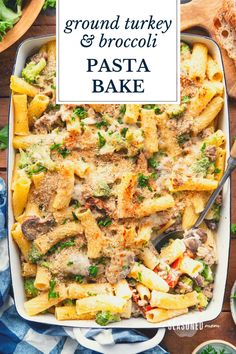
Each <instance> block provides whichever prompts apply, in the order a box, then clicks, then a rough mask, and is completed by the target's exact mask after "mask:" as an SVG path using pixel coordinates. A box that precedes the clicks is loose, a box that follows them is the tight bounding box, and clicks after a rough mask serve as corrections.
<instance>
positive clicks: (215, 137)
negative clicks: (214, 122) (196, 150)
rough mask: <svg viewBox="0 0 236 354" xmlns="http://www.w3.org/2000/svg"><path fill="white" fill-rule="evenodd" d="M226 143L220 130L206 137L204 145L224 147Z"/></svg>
mask: <svg viewBox="0 0 236 354" xmlns="http://www.w3.org/2000/svg"><path fill="white" fill-rule="evenodd" d="M225 142H226V137H225V134H224V132H223V131H222V130H220V129H219V130H217V131H216V132H215V133H214V134H212V135H210V136H208V137H207V138H206V139H205V140H204V143H205V144H206V145H207V146H208V145H215V146H218V147H219V146H221V145H224V144H225Z"/></svg>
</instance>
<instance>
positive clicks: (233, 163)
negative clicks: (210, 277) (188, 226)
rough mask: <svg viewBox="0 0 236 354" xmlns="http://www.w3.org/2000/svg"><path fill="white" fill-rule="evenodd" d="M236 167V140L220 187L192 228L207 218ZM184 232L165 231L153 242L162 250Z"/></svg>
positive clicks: (181, 236)
mask: <svg viewBox="0 0 236 354" xmlns="http://www.w3.org/2000/svg"><path fill="white" fill-rule="evenodd" d="M235 168H236V141H235V142H234V144H233V146H232V148H231V151H230V157H229V159H228V162H227V168H226V170H225V173H224V175H223V177H222V179H221V181H220V183H219V185H218V187H217V188H216V190H215V191H214V193H212V195H211V197H210V198H209V200H208V202H207V205H206V207H205V209H204V210H203V211H202V212H201V213H200V215H199V217H198V219H197V221H196V222H195V224H194V225H193V226H192V229H196V228H198V227H199V226H200V225H201V223H202V222H203V220H204V219H205V216H206V215H207V213H208V211H209V210H210V208H211V207H212V205H213V204H214V202H215V200H216V198H217V196H218V195H219V193H220V191H221V190H222V188H223V186H224V184H225V182H226V181H227V179H228V177H229V176H230V175H231V173H232V172H233V171H234V169H235ZM183 233H184V231H183V230H182V231H181V230H180V231H172V232H168V233H166V234H165V233H163V234H161V235H160V236H158V237H156V238H155V239H153V240H152V243H153V245H154V247H155V248H156V249H157V250H158V251H160V249H161V248H162V247H163V246H164V244H166V243H167V242H168V241H169V240H170V239H171V238H172V239H173V238H174V239H176V238H183Z"/></svg>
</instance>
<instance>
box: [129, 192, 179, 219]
mask: <svg viewBox="0 0 236 354" xmlns="http://www.w3.org/2000/svg"><path fill="white" fill-rule="evenodd" d="M174 205H175V201H174V198H173V197H172V195H170V194H167V195H165V196H163V197H159V198H155V199H146V200H144V201H143V202H142V203H141V204H140V206H139V207H137V209H135V216H136V217H138V218H141V217H144V216H148V215H151V214H155V213H157V212H159V211H162V210H166V209H169V208H172V207H174Z"/></svg>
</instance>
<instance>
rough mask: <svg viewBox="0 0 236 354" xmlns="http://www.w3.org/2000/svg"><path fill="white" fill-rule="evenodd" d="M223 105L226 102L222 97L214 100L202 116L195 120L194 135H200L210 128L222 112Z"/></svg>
mask: <svg viewBox="0 0 236 354" xmlns="http://www.w3.org/2000/svg"><path fill="white" fill-rule="evenodd" d="M223 104H224V100H223V98H222V97H220V96H216V97H214V98H213V99H212V101H211V102H210V103H209V104H208V106H207V107H206V108H205V110H204V111H203V112H202V113H201V114H200V116H198V117H196V118H195V120H194V123H193V127H192V130H193V133H194V135H197V134H199V133H200V132H201V131H202V130H203V129H205V128H207V127H208V125H209V124H210V123H211V122H212V121H213V120H214V119H215V118H216V116H217V115H218V113H219V112H220V111H221V109H222V107H223Z"/></svg>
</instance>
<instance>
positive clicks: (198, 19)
mask: <svg viewBox="0 0 236 354" xmlns="http://www.w3.org/2000/svg"><path fill="white" fill-rule="evenodd" d="M222 3H223V0H192V1H191V2H189V3H187V4H182V5H181V31H184V30H187V29H189V28H191V27H196V26H197V27H201V28H203V29H205V30H207V31H208V32H209V34H210V35H211V37H212V38H213V39H214V40H215V41H216V42H217V38H216V33H215V28H214V19H215V17H216V15H217V12H218V10H219V9H220V8H221V7H222ZM222 54H223V60H224V67H225V73H226V80H227V90H228V94H229V95H230V97H232V98H234V99H236V67H235V65H234V62H233V60H232V59H231V58H229V56H228V54H227V52H226V51H225V50H224V49H223V48H222Z"/></svg>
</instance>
